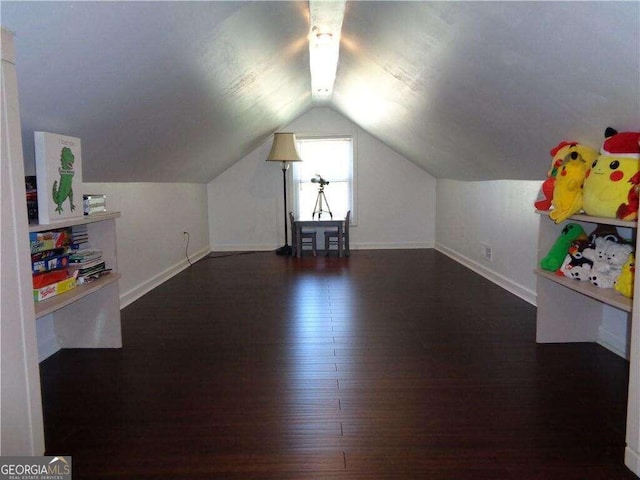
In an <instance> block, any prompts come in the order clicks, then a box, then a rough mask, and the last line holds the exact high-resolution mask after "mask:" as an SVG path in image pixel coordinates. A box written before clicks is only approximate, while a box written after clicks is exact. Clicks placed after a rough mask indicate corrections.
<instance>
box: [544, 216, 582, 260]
mask: <svg viewBox="0 0 640 480" xmlns="http://www.w3.org/2000/svg"><path fill="white" fill-rule="evenodd" d="M580 239H582V240H586V239H587V234H586V233H585V231H584V229H583V228H582V227H581V226H580V224H578V223H568V224H567V225H566V226H565V227H564V228H563V229H562V232H561V233H560V236H559V237H558V239H557V240H556V241H555V243H554V244H553V246H552V247H551V248H550V249H549V252H548V253H547V254H546V255H545V256H544V258H542V260H540V268H542V269H543V270H546V271H548V272H555V271H557V270H558V269H559V268H560V266H561V265H562V262H563V261H564V259H565V257H566V256H567V253H568V252H569V247H571V243H572V242H574V241H575V240H580Z"/></svg>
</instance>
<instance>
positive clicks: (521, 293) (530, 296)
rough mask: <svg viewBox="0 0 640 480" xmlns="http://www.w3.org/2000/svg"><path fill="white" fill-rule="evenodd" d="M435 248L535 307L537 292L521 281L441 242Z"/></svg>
mask: <svg viewBox="0 0 640 480" xmlns="http://www.w3.org/2000/svg"><path fill="white" fill-rule="evenodd" d="M435 249H436V250H438V251H439V252H440V253H443V254H445V255H446V256H448V257H450V258H452V259H453V260H455V261H456V262H458V263H460V264H462V265H464V266H465V267H467V268H469V269H471V270H473V271H474V272H476V273H477V274H479V275H482V276H483V277H485V278H486V279H487V280H490V281H492V282H493V283H495V284H496V285H498V286H500V287H502V288H504V289H505V290H507V291H509V292H511V293H513V294H514V295H516V296H518V297H520V298H521V299H523V300H524V301H525V302H528V303H530V304H531V305H533V306H534V307H535V306H536V298H537V295H536V292H535V291H533V290H531V289H529V288H527V287H525V286H523V285H520V284H519V283H516V282H514V281H513V280H511V279H510V278H507V277H505V276H504V275H502V274H500V273H498V272H495V271H493V270H491V269H490V268H487V267H486V266H485V265H482V264H480V263H478V262H476V261H474V260H471V259H470V258H468V257H466V256H464V255H461V254H460V253H458V252H456V251H454V250H451V249H450V248H448V247H446V246H444V245H442V244H440V243H436V244H435Z"/></svg>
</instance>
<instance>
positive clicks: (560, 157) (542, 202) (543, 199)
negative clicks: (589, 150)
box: [533, 142, 577, 212]
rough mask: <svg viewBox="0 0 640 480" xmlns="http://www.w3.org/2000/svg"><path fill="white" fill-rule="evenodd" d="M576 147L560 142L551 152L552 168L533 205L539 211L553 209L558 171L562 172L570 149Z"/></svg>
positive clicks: (572, 144) (569, 143) (572, 143)
mask: <svg viewBox="0 0 640 480" xmlns="http://www.w3.org/2000/svg"><path fill="white" fill-rule="evenodd" d="M575 145H577V143H575V142H560V143H559V144H558V145H556V146H555V147H553V148H552V149H551V151H550V152H549V153H550V155H551V168H550V169H549V171H548V172H547V179H546V180H545V181H544V182H542V186H541V187H540V191H539V192H538V197H537V198H536V201H535V202H534V204H533V205H534V206H535V207H536V209H537V210H542V211H545V212H546V211H547V210H550V209H551V201H552V199H553V189H554V185H555V183H556V175H557V174H558V170H560V166H561V165H562V162H563V161H564V158H565V157H566V156H567V155H568V153H569V148H570V147H573V146H575Z"/></svg>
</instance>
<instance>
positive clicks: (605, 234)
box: [589, 224, 625, 244]
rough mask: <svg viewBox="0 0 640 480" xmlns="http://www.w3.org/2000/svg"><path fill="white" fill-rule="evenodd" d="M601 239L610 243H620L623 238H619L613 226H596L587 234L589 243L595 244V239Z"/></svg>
mask: <svg viewBox="0 0 640 480" xmlns="http://www.w3.org/2000/svg"><path fill="white" fill-rule="evenodd" d="M598 237H602V238H605V239H607V240H611V241H612V242H617V243H622V242H624V241H625V240H624V238H622V237H621V236H620V234H619V233H618V230H617V229H616V227H614V226H613V225H605V224H598V226H597V227H596V228H595V229H594V230H593V231H592V232H591V233H590V234H589V241H590V242H591V243H593V244H595V243H596V238H598Z"/></svg>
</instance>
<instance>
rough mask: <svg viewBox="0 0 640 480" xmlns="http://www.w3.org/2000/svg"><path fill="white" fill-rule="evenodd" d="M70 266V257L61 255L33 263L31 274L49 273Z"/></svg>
mask: <svg viewBox="0 0 640 480" xmlns="http://www.w3.org/2000/svg"><path fill="white" fill-rule="evenodd" d="M67 266H69V255H67V254H61V255H55V256H52V257H47V258H42V259H39V260H36V261H33V262H31V273H40V272H48V271H50V270H58V269H61V268H65V267H67Z"/></svg>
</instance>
